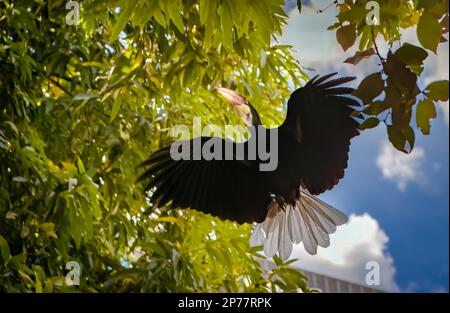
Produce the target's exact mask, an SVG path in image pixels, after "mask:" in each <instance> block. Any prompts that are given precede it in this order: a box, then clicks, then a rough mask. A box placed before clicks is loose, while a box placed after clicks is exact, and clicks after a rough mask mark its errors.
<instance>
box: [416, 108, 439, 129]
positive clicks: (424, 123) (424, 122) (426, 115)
mask: <svg viewBox="0 0 450 313" xmlns="http://www.w3.org/2000/svg"><path fill="white" fill-rule="evenodd" d="M435 117H436V108H435V106H434V103H433V101H432V100H431V99H424V100H422V101H420V102H419V104H418V105H417V110H416V123H417V127H419V128H420V130H421V131H422V133H423V134H424V135H428V134H430V120H431V119H433V118H435Z"/></svg>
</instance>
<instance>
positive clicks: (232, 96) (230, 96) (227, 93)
mask: <svg viewBox="0 0 450 313" xmlns="http://www.w3.org/2000/svg"><path fill="white" fill-rule="evenodd" d="M216 90H217V92H218V93H220V94H221V95H222V96H223V97H224V98H225V99H227V100H228V101H229V102H230V103H231V104H232V105H233V106H235V105H241V104H247V103H248V101H247V99H246V98H245V97H244V96H241V95H240V94H238V93H237V92H236V91H234V90H231V89H228V88H224V87H216Z"/></svg>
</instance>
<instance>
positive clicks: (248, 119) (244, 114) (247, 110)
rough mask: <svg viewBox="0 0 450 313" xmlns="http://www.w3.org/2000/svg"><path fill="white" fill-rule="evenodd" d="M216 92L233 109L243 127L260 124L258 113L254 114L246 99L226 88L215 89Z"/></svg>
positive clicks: (254, 111) (253, 109)
mask: <svg viewBox="0 0 450 313" xmlns="http://www.w3.org/2000/svg"><path fill="white" fill-rule="evenodd" d="M216 90H217V92H218V93H219V94H221V95H222V96H223V97H224V98H225V99H226V100H227V101H228V102H230V103H231V105H232V106H233V109H234V110H235V111H236V113H237V114H238V115H239V118H240V119H241V120H242V122H244V124H245V125H247V126H252V125H260V124H261V121H260V119H259V115H258V112H256V110H255V108H254V107H253V106H252V105H251V104H250V102H249V101H248V100H247V98H245V97H244V96H242V95H240V94H238V93H237V92H236V91H234V90H231V89H228V88H224V87H216Z"/></svg>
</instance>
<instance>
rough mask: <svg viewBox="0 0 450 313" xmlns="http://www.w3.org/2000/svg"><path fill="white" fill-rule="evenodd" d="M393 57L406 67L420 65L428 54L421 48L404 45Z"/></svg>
mask: <svg viewBox="0 0 450 313" xmlns="http://www.w3.org/2000/svg"><path fill="white" fill-rule="evenodd" d="M394 54H395V56H396V57H397V58H398V59H399V60H400V61H402V62H403V63H405V64H406V65H422V64H423V61H424V60H425V59H426V58H427V56H428V52H426V51H425V50H424V49H423V48H421V47H417V46H414V45H411V44H409V43H407V42H406V43H404V44H403V45H402V46H401V47H400V48H399V49H397V51H395V53H394Z"/></svg>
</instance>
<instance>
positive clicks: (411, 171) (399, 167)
mask: <svg viewBox="0 0 450 313" xmlns="http://www.w3.org/2000/svg"><path fill="white" fill-rule="evenodd" d="M424 159H425V150H424V149H423V148H421V147H415V148H414V149H413V151H412V152H411V153H410V154H405V153H403V152H400V151H398V150H396V149H395V148H394V147H393V146H392V144H390V143H389V142H384V143H383V144H382V145H381V149H380V153H379V155H378V157H377V159H376V164H377V166H378V168H379V169H380V170H381V172H382V174H383V177H384V178H386V179H388V180H390V181H392V182H394V183H395V184H396V185H397V187H398V189H399V190H401V191H405V190H406V186H407V185H408V183H410V182H414V183H417V184H424V183H425V179H426V176H425V174H424V171H423V169H422V161H423V160H424Z"/></svg>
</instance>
